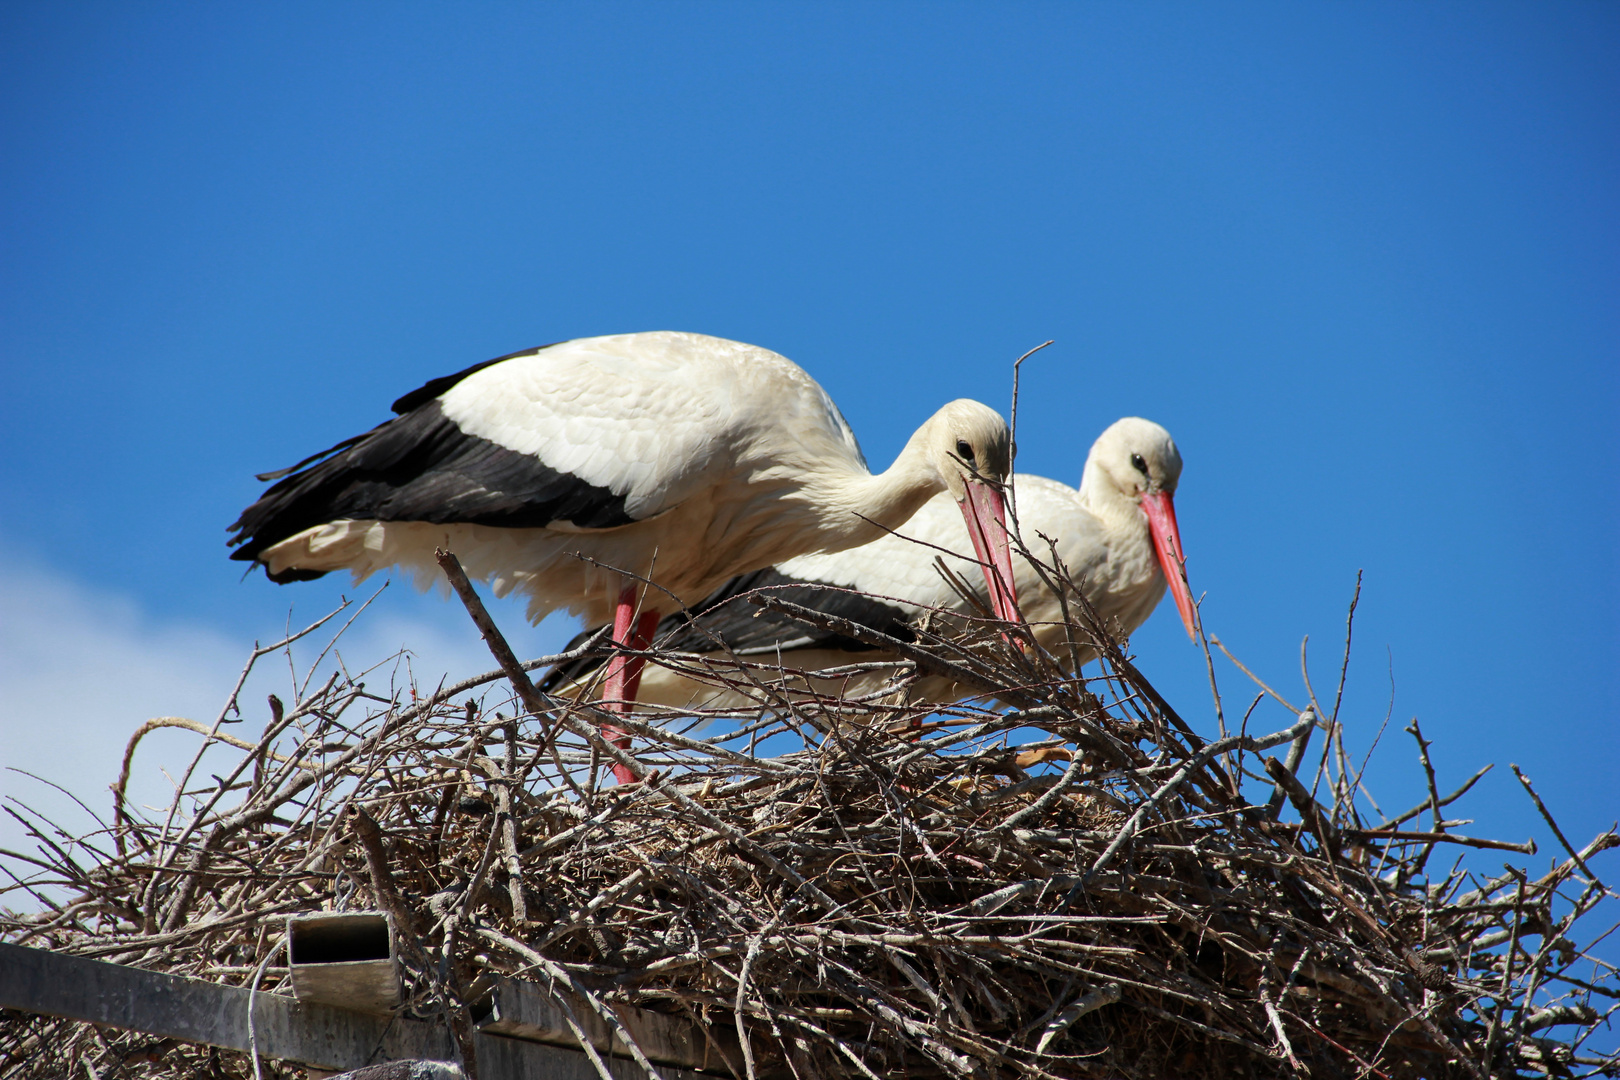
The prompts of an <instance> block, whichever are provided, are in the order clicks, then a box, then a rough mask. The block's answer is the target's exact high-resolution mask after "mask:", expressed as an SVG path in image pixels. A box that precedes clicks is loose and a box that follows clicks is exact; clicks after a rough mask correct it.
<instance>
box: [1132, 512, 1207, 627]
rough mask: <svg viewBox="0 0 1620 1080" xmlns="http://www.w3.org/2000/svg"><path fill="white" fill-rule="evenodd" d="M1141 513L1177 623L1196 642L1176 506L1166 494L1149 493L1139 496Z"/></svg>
mask: <svg viewBox="0 0 1620 1080" xmlns="http://www.w3.org/2000/svg"><path fill="white" fill-rule="evenodd" d="M1142 513H1144V514H1146V515H1147V519H1148V533H1149V534H1150V535H1151V536H1152V537H1153V549H1154V550H1155V551H1157V552H1158V553H1159V566H1160V567H1161V568H1163V570H1164V577H1165V580H1166V581H1168V582H1169V583H1170V591H1171V592H1172V593H1174V594H1175V597H1176V610H1178V611H1180V612H1181V624H1182V625H1183V626H1185V627H1186V628H1187V636H1188V637H1190V638H1192V639H1193V640H1194V641H1197V640H1198V634H1197V632H1196V627H1197V626H1198V609H1197V608H1195V607H1194V606H1193V598H1192V589H1191V588H1190V587H1188V585H1187V557H1186V556H1185V555H1183V554H1182V553H1181V530H1180V529H1179V528H1177V527H1176V507H1175V504H1174V503H1172V502H1171V501H1170V495H1169V493H1168V492H1163V491H1160V492H1152V493H1149V494H1146V495H1143V496H1142Z"/></svg>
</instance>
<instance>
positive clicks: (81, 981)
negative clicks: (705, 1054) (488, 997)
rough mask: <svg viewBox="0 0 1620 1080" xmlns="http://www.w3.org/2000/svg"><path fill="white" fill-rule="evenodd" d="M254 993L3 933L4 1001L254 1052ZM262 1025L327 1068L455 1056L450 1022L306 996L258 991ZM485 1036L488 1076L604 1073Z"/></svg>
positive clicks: (577, 1079)
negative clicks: (25, 942) (9, 939)
mask: <svg viewBox="0 0 1620 1080" xmlns="http://www.w3.org/2000/svg"><path fill="white" fill-rule="evenodd" d="M248 996H249V992H248V990H247V989H246V988H245V987H241V986H226V985H224V984H221V983H213V982H208V981H206V980H203V979H188V978H184V977H182V976H179V975H167V974H164V973H163V972H159V971H147V970H145V969H144V968H134V967H126V966H124V965H122V964H109V963H106V962H104V961H100V960H88V959H85V958H84V957H81V956H69V955H67V954H64V953H56V952H50V951H48V950H45V949H30V948H27V947H25V946H22V945H10V944H6V943H3V942H0V1008H4V1009H16V1010H18V1011H21V1012H27V1013H36V1014H39V1015H43V1016H59V1017H63V1018H65V1019H69V1020H84V1021H88V1022H89V1023H92V1024H101V1025H104V1026H107V1027H115V1028H122V1029H124V1030H127V1031H140V1032H145V1033H146V1034H148V1035H157V1036H162V1037H165V1038H171V1039H178V1040H180V1041H182V1042H190V1043H201V1044H203V1045H205V1046H218V1047H221V1048H223V1049H227V1050H241V1051H246V1050H247V1049H248V1047H249V1038H248ZM509 1000H518V999H516V998H510V997H509ZM253 1026H254V1028H255V1030H256V1032H257V1035H258V1042H259V1053H260V1054H262V1055H264V1056H265V1057H271V1058H279V1059H282V1060H286V1061H296V1062H299V1063H301V1064H304V1065H312V1066H315V1067H317V1068H320V1069H327V1070H348V1069H358V1068H362V1067H364V1066H366V1065H372V1064H377V1063H379V1062H384V1061H402V1060H427V1061H454V1060H455V1059H456V1052H455V1045H454V1042H453V1040H452V1039H451V1038H450V1036H449V1034H448V1032H446V1031H445V1030H444V1028H443V1027H442V1026H441V1025H438V1024H430V1023H426V1022H424V1021H421V1020H412V1019H409V1018H407V1017H392V1018H390V1017H386V1016H372V1015H369V1014H366V1013H357V1012H351V1011H349V1010H347V1009H338V1008H334V1007H332V1006H330V1005H315V1004H303V1003H300V1002H299V1001H297V1000H295V999H293V998H290V997H285V996H283V995H281V994H267V993H263V992H261V993H259V994H258V995H257V996H256V997H255V998H254V1001H253ZM476 1038H477V1051H478V1066H479V1069H478V1072H479V1080H533V1078H535V1077H544V1078H545V1080H600V1078H599V1077H598V1075H597V1072H596V1070H595V1069H594V1068H593V1067H592V1065H591V1063H590V1061H589V1059H587V1058H586V1056H585V1055H584V1054H583V1053H581V1052H580V1051H578V1050H568V1049H564V1048H562V1047H558V1046H547V1045H543V1044H541V1043H539V1042H531V1041H526V1040H524V1039H519V1038H510V1037H506V1036H503V1035H500V1034H492V1033H485V1032H480V1033H479V1034H478V1035H477V1036H476ZM607 1064H608V1069H609V1071H610V1072H611V1073H612V1074H613V1075H614V1077H615V1078H617V1080H641V1078H642V1077H643V1076H644V1075H645V1074H644V1073H643V1072H642V1070H641V1068H640V1067H639V1066H637V1065H636V1063H635V1062H634V1061H631V1060H629V1059H627V1058H621V1057H614V1058H608V1059H607ZM659 1072H660V1073H661V1074H662V1075H663V1077H664V1080H712V1078H706V1077H703V1076H701V1075H700V1074H698V1073H694V1072H689V1071H687V1070H685V1069H680V1068H671V1067H668V1066H666V1067H664V1068H661V1069H660V1070H659Z"/></svg>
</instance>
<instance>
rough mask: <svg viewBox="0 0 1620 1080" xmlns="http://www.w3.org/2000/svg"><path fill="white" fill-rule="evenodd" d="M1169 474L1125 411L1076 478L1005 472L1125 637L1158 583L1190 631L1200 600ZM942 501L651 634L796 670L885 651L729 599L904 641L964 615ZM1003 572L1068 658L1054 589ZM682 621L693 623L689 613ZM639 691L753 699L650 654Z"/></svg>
mask: <svg viewBox="0 0 1620 1080" xmlns="http://www.w3.org/2000/svg"><path fill="white" fill-rule="evenodd" d="M1180 478H1181V454H1180V453H1179V452H1178V451H1177V449H1176V444H1175V442H1174V441H1173V440H1172V439H1171V438H1170V433H1169V432H1167V431H1166V430H1165V429H1164V428H1162V427H1160V426H1159V425H1158V424H1155V423H1153V422H1151V421H1149V420H1142V419H1138V418H1136V417H1127V418H1126V419H1123V420H1119V421H1116V422H1115V423H1114V424H1112V425H1110V426H1109V427H1108V429H1107V430H1105V431H1104V432H1103V433H1102V435H1101V436H1099V437H1098V439H1097V441H1096V442H1095V443H1094V444H1093V445H1092V447H1091V452H1090V454H1088V455H1087V457H1086V464H1085V469H1084V472H1083V473H1082V476H1081V481H1080V488H1079V490H1078V491H1076V490H1075V489H1074V488H1071V487H1069V486H1067V485H1065V484H1061V483H1059V482H1057V481H1056V480H1048V479H1046V478H1045V477H1041V476H1029V475H1024V474H1019V475H1018V476H1017V477H1016V478H1015V480H1014V483H1015V485H1016V488H1017V494H1018V506H1017V510H1018V528H1019V530H1020V532H1021V534H1022V536H1023V537H1024V540H1025V542H1026V544H1027V546H1028V547H1029V550H1030V552H1031V554H1033V555H1034V556H1035V557H1036V558H1037V559H1040V560H1042V561H1043V562H1050V559H1051V554H1050V552H1049V551H1048V548H1047V546H1046V543H1045V541H1043V540H1041V539H1039V537H1040V536H1047V537H1050V538H1051V539H1052V540H1053V541H1054V547H1055V551H1056V554H1057V557H1058V559H1059V560H1061V561H1062V563H1063V565H1064V567H1065V569H1067V570H1068V572H1069V575H1070V577H1071V578H1072V580H1073V581H1075V582H1076V583H1078V584H1079V585H1080V587H1081V589H1082V591H1083V592H1084V594H1085V596H1086V599H1087V600H1089V601H1090V602H1091V604H1092V606H1093V607H1094V608H1095V609H1096V610H1097V613H1098V614H1099V615H1100V616H1101V617H1102V619H1103V621H1104V622H1105V623H1106V624H1107V625H1108V627H1109V629H1110V631H1111V632H1112V633H1114V634H1115V635H1116V636H1120V637H1124V636H1128V635H1129V634H1131V633H1133V632H1134V631H1135V630H1136V628H1137V627H1139V626H1141V625H1142V623H1143V622H1145V621H1146V620H1147V617H1148V616H1149V615H1151V614H1152V613H1153V609H1154V608H1155V607H1156V606H1157V605H1158V603H1159V600H1160V598H1161V597H1163V595H1164V591H1165V586H1166V584H1168V585H1169V587H1170V590H1171V592H1172V593H1173V594H1174V596H1175V598H1176V606H1177V608H1178V609H1179V611H1180V614H1181V619H1182V623H1183V624H1184V625H1185V626H1186V628H1187V633H1188V635H1189V636H1191V635H1193V632H1194V627H1195V626H1196V620H1197V612H1196V608H1195V607H1194V605H1193V600H1192V593H1191V591H1190V590H1189V588H1188V585H1187V578H1186V569H1185V558H1184V556H1183V554H1182V546H1181V533H1180V530H1179V528H1178V526H1177V524H1176V515H1175V505H1174V501H1173V496H1174V494H1175V491H1176V485H1177V482H1178V481H1179V480H1180ZM949 506H950V504H949V503H948V502H947V501H946V500H944V499H942V498H935V499H934V500H932V501H930V502H929V503H928V504H927V505H926V506H924V507H923V508H922V509H921V510H920V511H918V512H917V514H916V515H915V516H914V517H913V518H912V519H911V521H909V522H908V523H907V524H906V525H905V526H904V527H903V528H902V529H901V532H902V533H903V534H904V535H903V536H897V535H885V536H884V537H882V538H881V539H878V540H875V541H873V542H872V543H870V544H867V545H865V546H863V547H859V548H853V549H850V550H847V551H841V552H837V553H828V554H818V555H805V556H801V557H799V558H796V559H791V560H789V561H787V562H784V563H781V564H779V565H777V566H773V567H769V568H767V569H765V570H760V571H756V572H754V573H750V574H747V575H743V576H741V577H738V578H736V579H734V580H733V581H731V582H729V583H727V585H726V586H725V587H724V588H722V589H720V590H718V591H716V592H715V593H714V594H712V595H711V596H709V597H708V598H707V599H705V600H704V602H703V603H702V604H699V605H698V606H697V607H696V608H694V609H692V614H691V616H690V618H687V617H684V616H682V615H679V614H677V615H672V616H670V617H669V618H668V619H666V620H665V621H664V623H663V625H661V626H660V627H659V628H658V630H659V637H660V638H661V639H662V640H661V642H660V644H661V647H663V648H667V649H670V650H673V651H684V652H695V653H708V652H713V651H714V650H715V649H716V643H717V642H724V643H725V645H726V646H727V647H728V648H729V649H730V651H731V652H732V653H733V654H735V655H737V656H739V657H744V658H749V657H751V658H754V659H755V660H757V661H758V662H763V663H766V664H775V663H776V662H777V660H778V658H780V663H781V666H782V668H783V669H785V670H787V671H804V672H816V671H822V670H826V669H829V668H838V667H843V666H846V665H849V664H851V663H854V662H855V661H860V660H883V659H887V658H888V657H886V656H885V655H884V654H882V653H879V652H874V651H872V650H871V647H870V646H867V645H864V644H862V643H860V642H858V641H854V640H852V639H850V638H847V637H844V636H842V635H838V634H834V633H832V632H830V631H823V630H816V629H812V628H810V627H807V626H805V625H804V624H803V623H799V622H796V621H794V620H792V619H790V618H788V617H787V616H785V615H782V614H780V613H778V612H774V611H770V610H766V609H762V608H759V607H756V606H754V605H752V604H749V603H747V602H746V601H744V600H740V599H736V598H737V597H738V596H739V594H741V593H744V592H748V591H750V590H753V589H758V588H766V587H770V588H771V589H772V592H773V593H774V594H775V595H777V596H780V597H781V598H782V599H784V600H789V601H791V602H793V603H796V604H799V605H802V606H805V607H811V608H815V609H817V610H820V611H824V612H826V613H828V614H833V615H839V616H842V617H843V618H845V619H849V620H852V621H854V622H857V623H860V624H862V625H864V626H867V627H869V628H871V629H873V630H877V631H879V632H881V633H884V634H888V635H890V636H891V637H897V638H899V639H900V640H903V641H911V640H913V635H912V632H911V625H912V623H913V621H914V620H915V619H917V618H918V617H919V616H920V615H921V614H922V613H923V612H924V611H925V610H927V609H943V610H945V611H947V612H953V613H956V614H959V615H963V616H972V615H975V614H977V612H976V611H975V607H974V605H973V604H970V603H969V602H968V601H966V600H964V599H963V597H962V596H961V595H960V594H959V593H958V592H957V591H956V590H955V589H954V588H952V587H951V585H950V584H949V583H948V582H947V581H946V580H945V579H944V577H943V576H942V575H941V574H940V573H939V571H938V569H937V568H936V566H935V564H934V559H935V556H936V555H937V554H938V548H945V549H947V550H950V551H953V552H965V551H966V548H967V544H966V541H967V537H966V536H964V535H963V529H962V525H961V523H960V521H959V520H958V518H957V515H956V514H955V513H954V512H952V511H951V510H950V508H949ZM908 538H909V539H908ZM915 541H921V543H917V542H915ZM927 545H933V546H927ZM945 561H946V564H947V565H948V566H949V567H950V568H951V570H953V571H954V573H955V576H956V577H957V579H958V580H960V581H963V582H972V581H974V580H975V579H976V578H977V576H978V575H976V574H972V568H973V566H974V565H975V563H974V562H970V561H969V560H968V558H967V557H966V556H965V555H962V556H957V557H954V558H953V557H949V556H947V557H946V559H945ZM970 575H971V576H970ZM1013 580H1014V583H1015V586H1016V589H1017V594H1018V596H1019V598H1020V601H1019V606H1020V607H1021V609H1022V611H1023V614H1024V616H1025V617H1026V618H1027V619H1028V620H1029V625H1030V628H1031V630H1032V631H1033V632H1034V634H1035V637H1036V639H1037V640H1038V641H1039V642H1040V644H1041V645H1042V647H1044V648H1045V649H1046V650H1047V651H1048V652H1050V653H1052V655H1054V656H1055V657H1057V658H1058V659H1059V660H1060V661H1061V662H1063V663H1064V664H1065V666H1067V664H1068V663H1069V662H1070V653H1069V650H1068V648H1067V644H1066V640H1067V638H1066V631H1065V628H1064V624H1063V610H1062V606H1061V605H1060V603H1059V601H1058V597H1057V595H1056V594H1055V593H1054V592H1053V591H1052V590H1051V589H1050V588H1049V587H1048V586H1047V585H1046V584H1045V582H1044V581H1043V580H1042V578H1041V576H1040V575H1039V574H1037V572H1036V570H1035V568H1034V567H1033V566H1031V565H1030V563H1029V562H1028V561H1027V560H1026V559H1025V558H1023V557H1022V556H1019V557H1018V558H1016V559H1015V560H1014V570H1013ZM825 586H838V587H843V588H848V589H851V590H855V592H858V593H862V594H867V595H855V593H854V592H837V591H832V590H829V589H827V588H825ZM977 599H978V603H979V604H981V605H984V607H985V610H991V611H993V610H995V609H994V608H993V607H990V606H989V604H988V603H987V601H988V595H987V594H980V595H979V596H978V598H977ZM1072 607H1073V604H1072V601H1071V609H1072ZM693 621H695V622H696V623H697V625H696V626H693V625H691V623H692V622H693ZM1095 658H1096V651H1095V650H1094V649H1092V648H1090V647H1089V646H1084V645H1082V646H1081V648H1080V649H1079V662H1080V663H1082V664H1084V663H1086V662H1088V661H1090V660H1093V659H1095ZM716 659H723V658H722V657H716ZM591 666H592V664H591V663H590V662H584V663H578V664H574V665H569V666H568V667H567V668H564V669H561V670H558V671H556V672H554V673H553V674H552V675H551V676H549V677H548V679H547V681H546V683H544V684H543V685H544V686H546V687H547V688H549V689H554V690H555V689H562V690H564V691H565V692H568V688H569V684H570V683H571V682H572V683H573V684H574V686H575V687H576V688H577V687H579V686H582V685H584V683H583V682H582V681H581V680H583V678H584V676H585V675H586V674H587V673H588V671H589V670H590V668H591ZM887 678H888V676H887V675H886V673H884V672H883V671H881V670H879V671H866V672H862V673H860V674H855V675H839V676H836V677H834V678H831V679H826V680H815V681H814V683H813V684H812V685H813V686H814V688H815V689H816V690H817V691H818V692H822V693H833V694H838V693H843V694H846V695H850V696H855V695H859V694H864V693H869V692H872V691H875V690H877V689H879V688H880V687H881V686H882V685H883V683H884V682H885V681H886V679H887ZM966 693H967V692H966V691H962V690H959V689H958V688H957V687H956V685H955V684H954V683H952V682H950V681H949V680H947V679H944V678H942V677H937V676H928V677H924V678H922V679H920V680H919V681H918V682H916V683H914V684H913V685H912V687H911V694H912V696H913V697H914V698H917V699H921V700H930V701H935V702H946V701H951V700H955V699H956V698H958V697H961V696H964V695H965V694H966ZM640 700H641V701H642V702H643V703H644V704H647V705H662V706H665V707H668V708H688V707H712V708H739V707H746V706H748V705H750V704H752V702H751V701H750V700H748V699H745V698H743V697H742V695H741V694H739V693H733V692H731V691H727V690H723V689H719V688H717V687H716V686H714V685H713V684H709V683H701V682H698V681H695V680H689V679H686V678H684V677H682V676H681V675H679V674H677V673H676V672H674V671H671V670H669V669H668V668H662V667H657V666H655V667H652V668H649V669H648V671H647V672H646V674H645V675H644V676H643V681H642V686H641V697H640Z"/></svg>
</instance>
